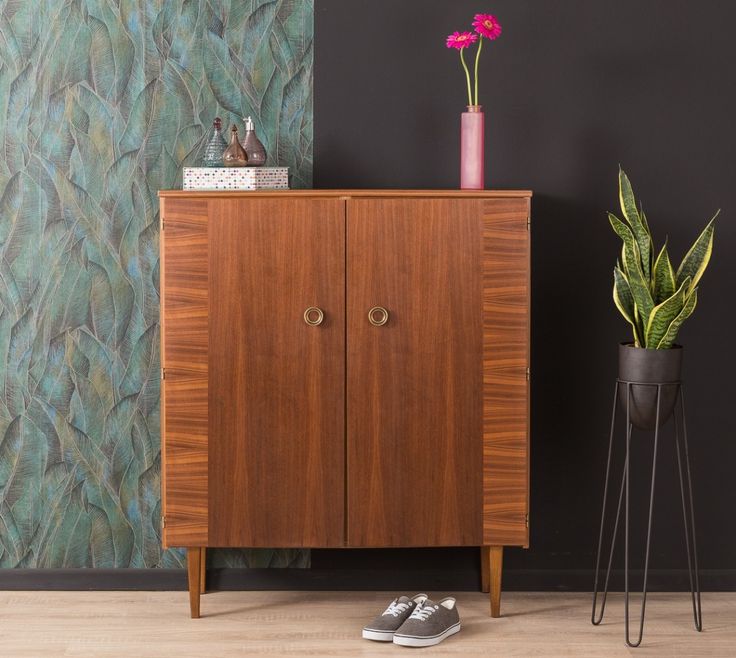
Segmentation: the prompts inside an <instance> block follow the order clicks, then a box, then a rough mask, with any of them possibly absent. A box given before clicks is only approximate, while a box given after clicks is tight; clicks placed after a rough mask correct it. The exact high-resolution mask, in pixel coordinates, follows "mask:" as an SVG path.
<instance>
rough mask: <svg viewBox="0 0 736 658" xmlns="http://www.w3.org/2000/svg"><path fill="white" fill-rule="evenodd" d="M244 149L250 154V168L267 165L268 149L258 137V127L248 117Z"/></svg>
mask: <svg viewBox="0 0 736 658" xmlns="http://www.w3.org/2000/svg"><path fill="white" fill-rule="evenodd" d="M243 148H244V149H245V152H246V153H247V154H248V166H249V167H262V166H263V165H265V164H266V147H265V146H263V144H262V142H261V140H260V139H258V137H256V127H255V124H254V123H253V119H251V118H250V117H247V118H246V119H245V137H244V138H243Z"/></svg>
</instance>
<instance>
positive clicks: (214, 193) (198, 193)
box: [158, 189, 532, 199]
mask: <svg viewBox="0 0 736 658" xmlns="http://www.w3.org/2000/svg"><path fill="white" fill-rule="evenodd" d="M158 195H159V197H162V198H175V197H181V198H192V197H218V198H229V197H235V198H246V197H321V198H325V197H326V198H348V197H349V198H361V197H373V198H392V197H393V198H395V197H422V198H467V199H478V198H480V199H509V198H517V199H518V198H528V197H531V196H532V192H531V190H311V189H310V190H252V191H251V190H159V193H158Z"/></svg>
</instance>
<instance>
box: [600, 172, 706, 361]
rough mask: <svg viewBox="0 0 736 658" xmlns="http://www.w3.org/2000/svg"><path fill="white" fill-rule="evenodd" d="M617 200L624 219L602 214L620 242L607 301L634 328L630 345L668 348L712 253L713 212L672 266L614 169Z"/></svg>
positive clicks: (623, 176)
mask: <svg viewBox="0 0 736 658" xmlns="http://www.w3.org/2000/svg"><path fill="white" fill-rule="evenodd" d="M618 182H619V202H620V204H621V212H622V213H623V216H624V220H625V221H621V220H620V219H619V218H618V217H616V215H614V214H613V213H608V220H609V221H610V222H611V226H612V227H613V230H614V231H615V232H616V234H617V235H618V236H619V237H620V238H621V240H622V241H623V247H622V249H621V258H620V259H619V260H618V261H617V262H616V267H615V268H614V270H613V301H614V302H615V304H616V307H617V308H618V310H619V311H620V312H621V315H623V316H624V318H626V320H627V321H628V322H629V324H630V325H631V326H632V328H633V331H634V345H635V346H636V347H645V348H647V349H656V350H662V349H669V348H670V347H672V345H673V344H674V342H675V339H676V338H677V332H678V331H679V330H680V327H681V326H682V323H683V322H684V321H685V320H687V318H689V317H690V316H691V315H692V313H693V311H694V310H695V305H696V304H697V301H698V282H699V281H700V278H701V277H702V276H703V272H704V271H705V268H706V267H708V262H709V261H710V257H711V253H712V252H713V229H714V222H715V219H716V217H717V216H718V212H720V211H718V212H716V214H715V215H714V217H713V219H711V220H710V221H709V222H708V224H707V226H706V227H705V228H704V229H703V232H702V233H701V234H700V235H699V236H698V239H697V240H695V242H694V243H693V246H692V247H690V250H689V251H688V252H687V253H686V254H685V257H684V258H683V259H682V262H681V263H680V266H679V267H678V268H677V271H675V269H674V268H673V267H672V263H671V261H670V257H669V254H668V252H667V240H665V243H664V245H663V246H662V249H661V250H660V251H659V253H658V254H657V256H656V257H655V256H654V243H653V241H652V234H651V232H650V230H649V224H648V223H647V218H646V216H645V215H644V210H643V209H641V207H640V208H639V209H637V207H636V201H635V199H634V192H633V190H632V188H631V182H630V181H629V178H628V176H627V175H626V173H625V172H624V171H623V169H619V177H618Z"/></svg>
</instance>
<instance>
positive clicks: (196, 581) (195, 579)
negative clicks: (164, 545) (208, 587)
mask: <svg viewBox="0 0 736 658" xmlns="http://www.w3.org/2000/svg"><path fill="white" fill-rule="evenodd" d="M201 571H202V549H201V548H199V547H197V548H188V549H187V575H188V576H189V610H190V612H191V615H192V619H199V592H200V585H201V582H202V581H201V576H200V572H201Z"/></svg>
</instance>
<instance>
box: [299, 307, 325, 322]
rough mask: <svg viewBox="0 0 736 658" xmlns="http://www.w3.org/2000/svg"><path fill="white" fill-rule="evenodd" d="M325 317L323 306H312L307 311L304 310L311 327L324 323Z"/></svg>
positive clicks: (305, 319)
mask: <svg viewBox="0 0 736 658" xmlns="http://www.w3.org/2000/svg"><path fill="white" fill-rule="evenodd" d="M315 316H316V317H315ZM324 319H325V314H324V313H323V312H322V309H321V308H317V307H316V306H310V307H309V308H308V309H307V310H306V311H304V322H306V323H307V324H308V325H309V326H310V327H317V326H319V325H320V324H322V321H323V320H324Z"/></svg>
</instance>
